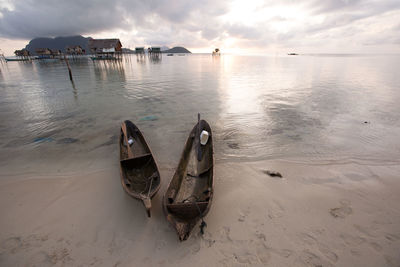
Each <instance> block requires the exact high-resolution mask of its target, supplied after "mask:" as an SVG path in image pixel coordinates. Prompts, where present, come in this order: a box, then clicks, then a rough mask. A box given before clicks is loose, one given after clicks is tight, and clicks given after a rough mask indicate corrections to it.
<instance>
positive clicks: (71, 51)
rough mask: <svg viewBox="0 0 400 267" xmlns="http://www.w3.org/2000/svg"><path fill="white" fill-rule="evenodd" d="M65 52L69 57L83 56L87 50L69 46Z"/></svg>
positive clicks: (78, 46)
mask: <svg viewBox="0 0 400 267" xmlns="http://www.w3.org/2000/svg"><path fill="white" fill-rule="evenodd" d="M65 52H66V53H67V54H69V55H83V54H84V53H85V50H84V49H82V47H81V46H80V45H75V46H67V47H66V48H65Z"/></svg>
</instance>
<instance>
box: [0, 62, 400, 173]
mask: <svg viewBox="0 0 400 267" xmlns="http://www.w3.org/2000/svg"><path fill="white" fill-rule="evenodd" d="M147 60H148V61H149V62H150V63H151V64H147V63H146V62H147ZM398 62H400V61H398V60H396V59H387V58H376V57H374V58H368V57H356V58H351V57H318V58H317V57H304V56H303V57H302V56H299V57H244V56H227V55H223V56H221V57H211V56H210V55H192V56H184V57H165V58H164V59H162V60H159V61H157V60H156V61H152V60H150V59H149V58H147V57H144V58H143V60H142V59H139V61H138V57H136V55H126V56H124V58H123V60H120V61H96V62H92V61H91V60H90V59H89V60H88V59H86V60H84V59H82V60H77V61H71V62H70V63H71V68H72V73H73V77H74V81H73V83H71V81H70V80H69V78H68V70H67V67H66V65H65V62H62V61H60V62H54V63H51V64H43V63H40V62H33V63H31V64H19V63H18V62H14V63H13V64H11V63H8V64H7V66H4V67H1V72H0V73H1V76H0V79H1V80H0V129H1V131H0V140H1V142H0V145H1V146H2V148H3V149H5V150H4V151H2V152H0V159H4V160H5V162H6V163H10V162H9V160H8V155H13V156H15V157H20V158H21V157H22V158H23V157H26V159H25V160H26V161H29V158H35V157H34V156H35V155H37V153H39V152H40V153H44V155H49V156H50V155H56V154H57V153H60V151H63V153H61V154H62V155H63V157H64V158H63V160H64V161H65V162H70V163H71V164H70V166H76V164H78V163H76V161H77V159H76V158H75V155H77V154H79V155H82V157H85V158H86V159H85V160H88V159H87V158H89V159H90V160H92V163H93V164H95V162H97V161H99V158H100V159H103V160H104V161H105V162H108V161H109V158H110V155H112V154H113V153H115V155H117V149H118V148H117V146H115V145H113V142H114V141H115V136H116V134H117V133H116V132H118V127H119V124H120V122H121V121H123V120H125V119H130V120H132V121H134V122H137V124H138V125H139V127H140V128H141V130H142V131H143V132H144V134H145V135H146V138H147V139H148V141H149V143H150V145H151V147H152V149H153V152H154V153H156V156H157V159H158V160H159V161H160V162H164V163H165V162H166V163H176V162H177V160H178V159H179V156H180V153H181V149H182V146H183V144H184V142H185V140H186V138H187V134H188V132H189V131H190V129H191V128H192V127H193V125H194V123H195V122H196V115H197V113H201V115H202V117H203V118H205V119H206V120H208V121H209V122H210V124H211V125H212V128H213V134H214V136H215V139H214V141H215V156H216V159H217V160H235V159H240V160H254V159H261V158H292V157H298V158H300V157H301V158H312V159H313V160H324V159H325V160H326V159H332V158H333V159H338V158H346V157H347V158H348V157H351V158H357V159H360V158H361V159H371V158H372V159H373V160H377V159H382V160H384V159H386V160H387V159H390V160H393V159H396V158H398V151H399V150H400V147H399V144H398V142H397V141H396V140H395V138H394V137H396V136H399V134H400V119H399V118H398V114H399V112H400V107H399V106H398V104H397V103H398V102H399V101H400V92H399V91H398V90H397V88H399V87H400V80H399V78H398V75H396V73H395V71H394V70H395V69H396V67H397V66H398ZM153 63H155V64H153ZM71 90H72V93H71ZM72 95H73V97H72ZM146 117H151V118H154V119H152V120H150V121H148V120H144V119H143V118H146ZM364 121H369V122H371V123H369V124H364V123H363V122H364ZM37 138H45V139H37ZM46 138H47V139H46ZM34 140H47V141H46V142H39V143H38V142H35V141H34ZM51 140H53V141H51ZM72 140H73V142H72ZM49 156H46V157H44V158H43V159H41V160H42V161H40V160H39V159H37V161H40V162H42V163H43V164H44V163H45V162H47V161H49V160H50V159H49ZM85 160H83V161H82V162H84V161H85ZM37 161H36V163H38V162H37ZM100 162H101V160H100ZM55 164H56V165H57V163H55Z"/></svg>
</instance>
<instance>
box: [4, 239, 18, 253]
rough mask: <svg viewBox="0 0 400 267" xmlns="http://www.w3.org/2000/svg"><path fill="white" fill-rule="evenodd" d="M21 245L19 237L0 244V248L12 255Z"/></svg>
mask: <svg viewBox="0 0 400 267" xmlns="http://www.w3.org/2000/svg"><path fill="white" fill-rule="evenodd" d="M21 244H22V241H21V238H20V237H10V238H7V239H6V240H4V241H3V242H2V244H1V248H2V250H4V251H5V252H8V253H11V254H14V253H16V252H18V251H19V249H20V248H21Z"/></svg>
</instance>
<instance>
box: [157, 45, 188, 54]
mask: <svg viewBox="0 0 400 267" xmlns="http://www.w3.org/2000/svg"><path fill="white" fill-rule="evenodd" d="M162 52H163V53H170V54H174V53H177V54H178V53H192V52H190V51H189V50H187V49H186V48H184V47H182V46H176V47H173V48H171V49H168V50H164V51H162Z"/></svg>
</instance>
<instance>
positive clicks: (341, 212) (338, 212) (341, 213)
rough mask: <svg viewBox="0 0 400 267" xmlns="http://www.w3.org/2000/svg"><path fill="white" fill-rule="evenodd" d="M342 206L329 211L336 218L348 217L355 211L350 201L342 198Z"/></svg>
mask: <svg viewBox="0 0 400 267" xmlns="http://www.w3.org/2000/svg"><path fill="white" fill-rule="evenodd" d="M340 204H341V206H340V207H337V208H332V209H331V210H330V211H329V213H330V214H331V215H332V216H333V217H335V218H342V219H343V218H346V217H347V216H348V215H350V214H352V213H353V209H352V208H351V207H350V201H348V200H342V201H340Z"/></svg>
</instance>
